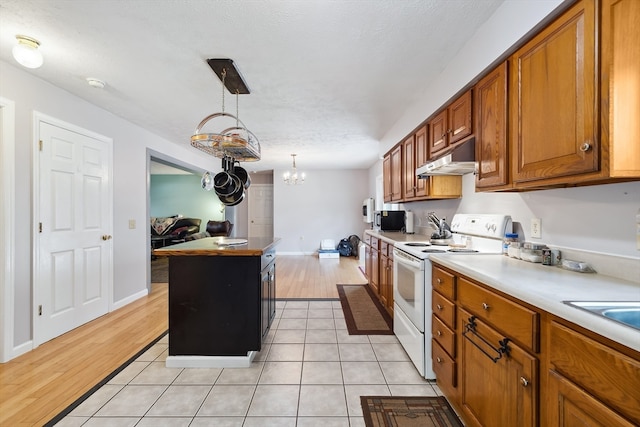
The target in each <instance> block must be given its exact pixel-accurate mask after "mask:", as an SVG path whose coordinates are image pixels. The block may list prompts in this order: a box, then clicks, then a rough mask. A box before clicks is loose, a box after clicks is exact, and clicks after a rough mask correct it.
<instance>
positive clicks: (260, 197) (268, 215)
mask: <svg viewBox="0 0 640 427" xmlns="http://www.w3.org/2000/svg"><path fill="white" fill-rule="evenodd" d="M249 192H250V193H249V237H273V184H252V185H251V187H249Z"/></svg>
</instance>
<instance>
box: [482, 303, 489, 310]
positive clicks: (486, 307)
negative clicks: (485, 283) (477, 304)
mask: <svg viewBox="0 0 640 427" xmlns="http://www.w3.org/2000/svg"><path fill="white" fill-rule="evenodd" d="M482 308H483V309H484V310H489V308H490V307H489V304H487V303H486V302H483V303H482Z"/></svg>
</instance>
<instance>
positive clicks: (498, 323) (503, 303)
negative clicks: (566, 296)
mask: <svg viewBox="0 0 640 427" xmlns="http://www.w3.org/2000/svg"><path fill="white" fill-rule="evenodd" d="M458 301H459V303H460V305H461V306H462V307H464V308H466V309H467V310H469V311H470V312H471V313H472V314H474V315H476V316H477V317H478V318H479V319H482V320H484V321H486V322H487V323H490V324H491V325H492V326H493V327H494V328H495V329H496V330H498V331H500V332H501V333H503V334H504V335H505V336H506V337H508V338H510V339H512V340H514V341H516V342H518V343H520V344H522V345H524V346H525V347H526V348H528V349H529V350H531V351H534V352H538V351H539V334H540V320H539V315H538V313H536V312H535V311H532V310H529V309H528V308H526V307H524V306H522V305H520V304H518V303H516V302H512V301H510V300H508V299H506V298H503V297H501V296H499V295H497V294H495V293H493V292H491V291H489V290H487V289H485V288H482V287H480V286H477V285H475V284H473V283H471V282H470V281H468V280H465V279H463V278H459V279H458Z"/></svg>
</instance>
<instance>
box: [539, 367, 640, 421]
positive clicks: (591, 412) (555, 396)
mask: <svg viewBox="0 0 640 427" xmlns="http://www.w3.org/2000/svg"><path fill="white" fill-rule="evenodd" d="M547 405H548V408H549V415H548V419H547V421H546V423H544V425H545V426H549V427H555V426H557V427H605V426H606V427H632V426H634V424H632V423H630V422H629V421H627V420H625V419H624V418H622V417H620V415H618V414H616V413H615V412H614V411H612V410H611V409H609V408H608V407H606V406H605V405H603V404H602V403H601V402H599V401H598V400H596V399H594V398H593V396H591V395H590V394H588V393H587V392H585V391H584V390H583V389H582V388H580V387H578V386H576V385H575V384H573V383H572V382H571V381H569V380H568V379H566V378H564V377H563V376H562V375H560V374H558V373H557V372H555V371H549V381H548V392H547Z"/></svg>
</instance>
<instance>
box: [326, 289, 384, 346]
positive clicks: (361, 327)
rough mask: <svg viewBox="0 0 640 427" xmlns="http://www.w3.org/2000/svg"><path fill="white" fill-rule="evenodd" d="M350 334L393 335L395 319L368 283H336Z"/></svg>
mask: <svg viewBox="0 0 640 427" xmlns="http://www.w3.org/2000/svg"><path fill="white" fill-rule="evenodd" d="M336 286H337V287H338V296H339V297H340V304H341V305H342V311H343V312H344V320H345V322H346V323H347V329H348V330H349V335H393V320H391V316H389V314H388V313H387V311H386V310H385V309H384V307H383V306H382V304H380V301H378V298H376V297H375V295H373V292H371V289H369V286H368V285H336Z"/></svg>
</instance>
